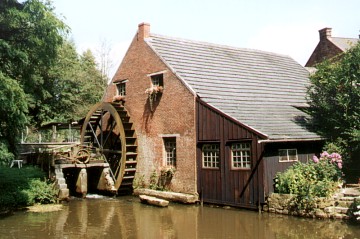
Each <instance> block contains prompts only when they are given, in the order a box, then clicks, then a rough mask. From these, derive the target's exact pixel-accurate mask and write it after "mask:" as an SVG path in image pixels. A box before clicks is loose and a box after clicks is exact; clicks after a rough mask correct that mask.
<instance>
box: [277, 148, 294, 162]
mask: <svg viewBox="0 0 360 239" xmlns="http://www.w3.org/2000/svg"><path fill="white" fill-rule="evenodd" d="M294 161H298V155H297V149H279V162H294Z"/></svg>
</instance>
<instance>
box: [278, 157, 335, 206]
mask: <svg viewBox="0 0 360 239" xmlns="http://www.w3.org/2000/svg"><path fill="white" fill-rule="evenodd" d="M341 169H342V159H341V156H340V155H339V154H337V153H332V154H328V153H327V152H323V153H322V154H321V155H320V158H318V157H316V156H314V158H313V161H312V162H309V163H301V162H297V163H295V164H294V165H292V166H291V167H289V168H288V169H287V170H286V171H285V172H283V173H278V174H277V175H276V177H275V179H274V181H275V192H278V193H284V194H295V195H296V197H294V199H293V202H292V206H293V207H294V208H295V209H298V210H306V211H310V210H312V209H313V208H314V206H315V201H316V199H317V198H318V197H329V196H330V195H332V194H333V193H334V192H335V190H336V188H337V186H338V184H339V182H341V177H342V171H341Z"/></svg>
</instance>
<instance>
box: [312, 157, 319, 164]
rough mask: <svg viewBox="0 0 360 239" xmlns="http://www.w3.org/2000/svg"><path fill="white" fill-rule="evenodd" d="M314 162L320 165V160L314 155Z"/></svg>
mask: <svg viewBox="0 0 360 239" xmlns="http://www.w3.org/2000/svg"><path fill="white" fill-rule="evenodd" d="M313 161H314V163H318V162H319V158H318V157H316V156H315V155H314V156H313Z"/></svg>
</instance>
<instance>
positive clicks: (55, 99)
mask: <svg viewBox="0 0 360 239" xmlns="http://www.w3.org/2000/svg"><path fill="white" fill-rule="evenodd" d="M53 10H54V9H53V7H52V5H51V2H50V1H47V0H26V1H23V2H22V3H19V2H18V1H15V0H5V1H0V12H1V14H0V142H1V151H0V153H1V154H0V161H1V160H5V159H6V161H8V160H9V154H7V153H6V152H10V153H12V154H15V153H16V148H15V146H16V143H17V142H18V139H19V134H20V132H21V130H23V129H24V126H25V125H26V124H30V125H32V126H35V127H39V126H42V125H44V124H46V123H49V122H68V121H72V120H74V119H79V118H81V117H84V116H85V112H87V110H88V109H89V107H90V105H93V104H95V103H96V102H98V101H100V100H101V97H102V94H103V91H104V89H105V86H106V80H105V79H104V78H103V77H102V76H101V72H100V71H99V70H97V68H96V67H97V66H96V63H95V58H94V57H93V55H92V53H91V52H90V51H86V52H85V53H84V54H83V55H79V54H78V53H77V52H76V48H75V46H74V44H73V43H72V42H69V41H68V40H67V34H68V31H69V28H68V27H67V26H66V25H65V24H64V23H63V22H62V20H61V19H59V18H58V17H57V16H56V14H55V13H54V11H53ZM5 147H7V149H5Z"/></svg>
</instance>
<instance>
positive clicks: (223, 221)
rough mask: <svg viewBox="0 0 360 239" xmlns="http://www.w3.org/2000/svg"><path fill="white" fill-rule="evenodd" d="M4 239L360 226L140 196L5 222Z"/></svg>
mask: <svg viewBox="0 0 360 239" xmlns="http://www.w3.org/2000/svg"><path fill="white" fill-rule="evenodd" d="M0 238H1V239H7V238H62V239H66V238H77V239H78V238H134V239H142V238H146V239H153V238H154V239H155V238H156V239H159V238H186V239H191V238H250V239H251V238H266V239H272V238H274V239H275V238H276V239H280V238H281V239H282V238H304V239H305V238H306V239H308V238H336V239H339V238H349V239H350V238H351V239H353V238H360V226H359V225H351V224H348V223H345V222H342V221H336V220H317V219H302V218H296V217H290V216H281V215H275V214H268V213H262V214H259V213H258V212H254V211H248V210H240V209H234V208H230V209H224V208H221V207H211V206H205V205H204V206H200V205H180V204H174V203H171V204H170V205H169V207H167V208H158V207H154V206H149V205H144V204H141V203H140V202H139V199H138V198H137V197H131V196H126V197H118V198H106V199H75V200H71V201H70V202H69V203H67V204H65V205H64V207H63V210H61V211H56V212H46V213H35V212H25V211H20V212H16V213H15V214H13V215H11V216H7V217H3V218H0Z"/></svg>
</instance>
